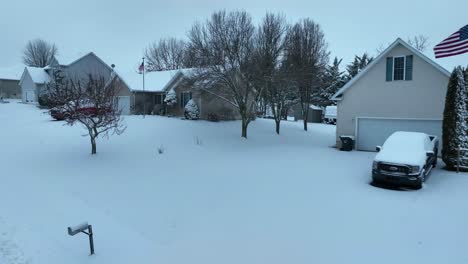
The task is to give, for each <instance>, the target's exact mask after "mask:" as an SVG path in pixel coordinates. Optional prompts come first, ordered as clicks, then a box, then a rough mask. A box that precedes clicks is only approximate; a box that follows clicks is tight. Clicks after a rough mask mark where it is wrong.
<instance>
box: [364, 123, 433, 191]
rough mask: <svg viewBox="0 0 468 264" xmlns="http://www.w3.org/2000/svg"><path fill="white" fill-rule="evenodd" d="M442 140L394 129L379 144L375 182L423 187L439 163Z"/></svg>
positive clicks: (374, 163)
mask: <svg viewBox="0 0 468 264" xmlns="http://www.w3.org/2000/svg"><path fill="white" fill-rule="evenodd" d="M438 149H439V139H438V138H437V137H436V136H430V135H427V134H425V133H419V132H404V131H398V132H394V133H393V134H392V135H390V137H388V138H387V140H386V141H385V143H384V144H383V146H377V147H376V150H377V151H378V153H377V155H376V156H375V158H374V162H373V164H372V180H373V181H374V182H375V183H388V184H393V185H399V186H405V187H413V188H416V189H420V188H422V185H423V182H424V181H425V180H426V177H427V176H428V175H429V173H430V172H431V170H432V168H433V167H435V166H436V165H437V154H438Z"/></svg>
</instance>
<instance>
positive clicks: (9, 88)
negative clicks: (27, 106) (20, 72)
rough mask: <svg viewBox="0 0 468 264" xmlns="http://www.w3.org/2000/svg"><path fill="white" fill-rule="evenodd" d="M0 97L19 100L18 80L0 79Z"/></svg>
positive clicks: (19, 88)
mask: <svg viewBox="0 0 468 264" xmlns="http://www.w3.org/2000/svg"><path fill="white" fill-rule="evenodd" d="M0 97H3V98H12V99H20V98H21V87H20V85H19V81H18V80H2V79H0Z"/></svg>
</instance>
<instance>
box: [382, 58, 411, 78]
mask: <svg viewBox="0 0 468 264" xmlns="http://www.w3.org/2000/svg"><path fill="white" fill-rule="evenodd" d="M412 79H413V55H407V56H395V57H387V77H386V80H387V82H391V81H410V80H412Z"/></svg>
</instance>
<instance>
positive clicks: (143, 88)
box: [143, 57, 145, 91]
mask: <svg viewBox="0 0 468 264" xmlns="http://www.w3.org/2000/svg"><path fill="white" fill-rule="evenodd" d="M144 90H145V57H143V91H144Z"/></svg>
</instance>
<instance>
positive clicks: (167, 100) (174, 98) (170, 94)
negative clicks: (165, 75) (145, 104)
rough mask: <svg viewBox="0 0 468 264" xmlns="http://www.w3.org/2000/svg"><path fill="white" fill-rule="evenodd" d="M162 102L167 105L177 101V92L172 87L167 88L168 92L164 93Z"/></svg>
mask: <svg viewBox="0 0 468 264" xmlns="http://www.w3.org/2000/svg"><path fill="white" fill-rule="evenodd" d="M164 102H165V103H166V104H167V105H169V106H171V105H174V104H176V103H177V94H176V92H175V91H174V89H171V90H169V92H168V93H167V95H166V98H165V99H164Z"/></svg>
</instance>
